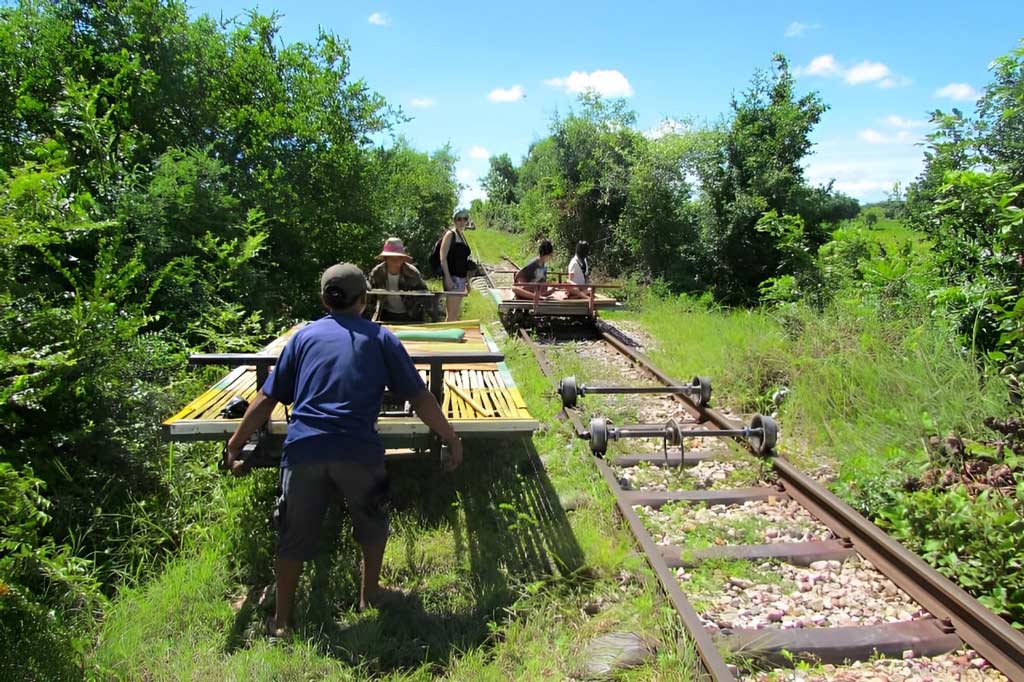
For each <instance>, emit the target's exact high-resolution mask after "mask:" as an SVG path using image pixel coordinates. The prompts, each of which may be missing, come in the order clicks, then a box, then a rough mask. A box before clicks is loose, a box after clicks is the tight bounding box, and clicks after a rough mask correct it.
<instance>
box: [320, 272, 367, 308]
mask: <svg viewBox="0 0 1024 682" xmlns="http://www.w3.org/2000/svg"><path fill="white" fill-rule="evenodd" d="M368 288H369V287H367V285H366V275H364V274H363V271H362V270H360V269H359V266H358V265H353V264H352V263H338V264H337V265H332V266H331V267H329V268H327V269H326V270H325V271H324V274H323V277H321V278H320V293H322V294H325V293H327V290H328V289H336V290H337V291H338V293H340V294H341V296H342V298H343V299H344V300H346V301H351V302H355V300H356V299H357V298H359V297H360V296H362V295H363V294H365V293H366V290H367V289H368Z"/></svg>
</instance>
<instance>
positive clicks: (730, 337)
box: [608, 299, 1006, 508]
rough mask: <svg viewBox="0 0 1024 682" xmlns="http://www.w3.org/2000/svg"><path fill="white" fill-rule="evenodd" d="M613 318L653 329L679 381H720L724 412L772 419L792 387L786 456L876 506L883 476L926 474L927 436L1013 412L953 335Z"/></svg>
mask: <svg viewBox="0 0 1024 682" xmlns="http://www.w3.org/2000/svg"><path fill="white" fill-rule="evenodd" d="M608 317H610V318H612V319H633V320H636V321H638V322H640V323H642V324H643V325H644V327H645V328H646V329H647V330H648V332H649V333H650V334H651V335H652V336H653V337H654V338H655V340H656V343H657V345H656V347H654V348H650V349H646V350H647V352H648V354H649V355H650V356H651V357H652V359H653V360H654V362H655V364H656V365H657V366H658V367H660V368H661V369H662V370H664V371H665V372H666V373H668V374H669V375H670V376H674V377H678V378H683V379H685V378H686V377H690V376H693V375H695V374H705V375H708V376H710V377H711V379H712V385H713V387H714V397H713V399H712V405H713V406H718V407H722V406H728V407H731V408H732V409H734V410H739V411H744V412H764V413H768V412H770V411H772V410H773V409H775V406H774V405H773V404H772V402H771V395H772V393H773V392H774V391H776V390H777V389H778V388H780V387H781V386H787V387H788V388H789V391H790V393H789V395H788V396H787V398H786V400H785V402H784V403H783V404H782V405H781V407H780V408H779V421H780V424H781V428H782V433H781V435H780V446H779V450H780V451H781V452H782V453H784V454H786V455H787V456H790V457H791V458H793V459H794V460H795V461H797V462H798V463H800V464H801V465H803V466H805V467H806V468H814V467H816V466H818V465H821V464H829V465H833V466H835V467H836V468H837V470H838V473H839V481H838V485H837V488H838V490H839V491H840V492H843V493H844V494H845V495H846V496H847V498H848V499H851V500H862V501H865V506H866V502H867V498H868V497H869V496H870V495H869V491H868V490H867V488H869V487H871V486H872V485H875V483H874V482H876V481H879V480H880V479H879V477H880V476H881V483H880V484H881V485H898V484H899V482H900V480H901V478H902V477H904V476H909V475H914V474H917V473H918V472H919V469H920V468H921V467H922V466H923V465H924V464H925V462H926V454H925V453H924V451H923V448H922V445H921V442H922V438H923V437H924V436H926V435H927V434H929V433H932V432H935V431H937V432H939V433H942V434H945V433H948V432H951V431H952V432H957V433H960V434H961V435H963V436H966V437H975V436H979V435H982V434H984V432H985V429H984V427H983V425H982V421H983V419H984V418H985V417H986V416H988V415H1000V414H1003V413H1004V412H1005V409H1006V408H1005V395H1006V394H1005V387H1004V386H1003V385H1002V383H1001V381H1000V380H998V379H987V378H986V377H985V376H984V375H983V374H982V373H981V372H980V371H979V369H978V368H977V366H976V365H975V364H974V363H972V362H971V361H970V360H969V358H967V357H965V356H964V355H963V354H962V353H961V352H960V350H959V349H958V348H957V347H956V346H955V345H954V344H953V342H952V341H951V340H950V338H949V335H948V333H947V332H946V331H944V330H941V329H937V328H935V327H933V326H931V325H929V324H928V323H921V324H919V325H918V326H913V325H911V324H909V323H907V322H898V321H892V320H885V321H883V320H880V319H879V318H878V315H877V314H875V313H873V312H872V311H871V310H870V309H868V308H862V307H858V306H856V305H854V304H843V305H839V306H837V307H834V308H832V309H829V310H828V311H826V312H825V313H818V312H815V311H813V310H809V309H789V310H786V311H779V312H774V311H770V310H751V311H723V310H715V309H708V308H706V307H704V306H702V305H699V304H696V303H694V302H693V301H690V300H687V299H680V300H662V301H652V302H649V303H648V304H647V305H645V306H644V307H643V308H642V309H640V310H638V311H635V312H625V313H615V314H611V315H609V316H608ZM862 508H864V507H862Z"/></svg>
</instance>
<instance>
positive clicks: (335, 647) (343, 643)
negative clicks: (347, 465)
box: [227, 440, 586, 673]
mask: <svg viewBox="0 0 1024 682" xmlns="http://www.w3.org/2000/svg"><path fill="white" fill-rule="evenodd" d="M389 472H390V475H391V479H392V491H393V492H392V514H391V517H392V536H391V539H390V541H389V544H390V550H389V553H388V555H387V557H386V560H385V567H384V581H383V582H384V583H385V584H386V585H389V586H391V587H396V588H402V589H403V590H407V592H406V593H405V594H403V595H399V596H397V597H396V598H395V599H393V600H390V602H389V604H388V605H387V606H386V607H384V608H381V609H379V610H371V611H369V612H368V613H365V614H357V613H355V610H354V606H355V604H356V602H357V600H358V570H359V556H360V555H359V548H358V546H357V545H356V544H355V543H354V542H353V541H352V540H351V538H350V535H349V532H350V527H349V524H348V518H347V514H346V513H345V512H343V511H340V510H337V509H335V510H334V511H333V512H332V514H331V515H330V516H329V518H328V520H327V522H326V524H325V529H324V534H323V537H324V538H325V545H326V546H325V547H324V551H323V552H322V553H321V554H320V555H319V556H318V557H317V559H316V560H314V561H313V562H310V563H309V564H307V566H306V578H305V579H304V584H303V587H300V592H299V604H298V618H299V626H298V630H297V634H298V635H299V636H300V637H301V638H303V639H306V640H310V641H312V642H314V644H315V645H316V646H317V647H318V648H319V649H320V650H321V652H322V653H323V654H325V655H328V656H331V657H335V658H338V659H340V660H343V661H345V662H346V663H350V664H351V665H353V666H359V667H361V668H362V669H363V670H364V671H365V672H367V673H388V672H392V671H396V670H405V669H415V668H419V667H421V666H423V665H424V664H428V665H429V664H433V665H436V666H439V667H441V666H443V665H445V664H446V663H447V662H448V660H449V658H450V657H451V655H452V654H453V653H458V652H462V651H467V650H469V649H473V648H476V647H479V646H486V645H488V644H489V643H490V641H491V638H492V637H493V634H492V633H493V632H494V628H495V625H496V624H500V623H502V622H506V621H507V620H509V619H510V618H514V617H515V616H514V615H513V614H514V609H510V607H512V606H513V605H514V604H515V602H516V601H517V600H518V599H519V598H520V597H521V596H522V595H523V594H524V593H526V590H527V586H528V585H530V584H532V583H536V582H538V581H547V580H550V579H554V578H558V579H561V580H562V581H563V583H562V584H563V585H565V586H566V587H572V586H573V585H575V584H576V581H579V580H584V579H585V573H586V571H583V570H581V569H582V568H583V565H584V564H583V562H584V560H583V552H582V550H581V549H580V547H579V545H578V543H577V541H576V538H575V536H574V535H573V533H572V529H571V528H570V526H569V523H568V519H567V518H566V515H565V511H564V510H563V509H562V507H561V505H560V504H559V500H558V495H557V493H556V492H555V490H554V488H553V487H552V485H551V482H550V480H549V479H548V476H547V473H546V472H545V470H544V468H543V467H542V466H541V464H540V461H539V458H538V457H537V453H536V451H535V449H534V447H533V443H532V441H529V440H510V441H491V442H483V443H479V442H478V443H476V444H473V445H472V446H470V447H468V448H467V452H466V459H465V461H464V463H463V465H462V466H461V467H460V468H459V470H458V471H456V472H455V473H454V474H446V473H444V472H442V471H441V470H440V469H439V467H438V465H437V464H436V463H434V462H429V461H422V460H419V461H401V462H392V463H389ZM264 512H265V510H254V511H253V512H252V513H253V514H256V515H257V516H259V515H260V514H262V513H264ZM263 518H266V517H265V516H263ZM243 525H247V524H246V523H245V521H244V520H243ZM252 525H256V524H255V523H253V524H252ZM259 535H262V536H263V537H264V538H266V537H267V536H266V534H264V533H260V534H259ZM250 537H251V536H250ZM267 541H268V542H269V539H268V540H267ZM247 554H248V555H249V556H251V557H253V558H255V557H257V556H258V555H259V553H258V552H253V551H250V552H248V553H247ZM267 560H268V561H269V556H268V557H267ZM257 570H258V569H257ZM256 601H257V599H255V598H254V596H253V593H251V594H250V598H249V599H247V600H246V604H245V606H243V607H242V608H241V609H240V610H239V612H238V614H237V616H236V619H235V623H234V627H233V628H232V631H231V633H230V634H229V635H228V642H227V649H228V651H231V650H234V649H237V648H239V647H241V646H244V645H245V641H246V640H247V637H246V633H247V632H249V633H250V636H251V633H252V631H253V630H254V629H256V623H258V621H259V619H260V616H261V614H260V613H259V609H258V608H257V607H255V606H254V603H255V602H256Z"/></svg>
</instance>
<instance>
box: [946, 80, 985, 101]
mask: <svg viewBox="0 0 1024 682" xmlns="http://www.w3.org/2000/svg"><path fill="white" fill-rule="evenodd" d="M935 96H936V97H945V98H948V99H953V100H956V101H958V102H973V101H975V100H976V99H978V98H979V97H981V93H980V92H978V91H977V90H975V89H974V88H972V87H971V86H970V85H968V84H967V83H950V84H949V85H946V86H944V87H941V88H939V89H938V90H936V91H935Z"/></svg>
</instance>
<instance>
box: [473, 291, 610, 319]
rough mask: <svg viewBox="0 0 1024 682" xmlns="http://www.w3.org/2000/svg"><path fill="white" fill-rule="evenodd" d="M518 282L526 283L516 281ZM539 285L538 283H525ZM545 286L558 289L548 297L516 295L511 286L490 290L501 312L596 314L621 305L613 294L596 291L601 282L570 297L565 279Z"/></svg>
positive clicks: (544, 314) (566, 315) (571, 315)
mask: <svg viewBox="0 0 1024 682" xmlns="http://www.w3.org/2000/svg"><path fill="white" fill-rule="evenodd" d="M516 286H523V285H519V284H517V285H516ZM526 286H538V285H526ZM544 286H547V287H549V288H553V289H555V291H554V292H553V293H552V294H551V295H550V297H549V298H545V299H541V300H537V301H534V300H531V299H522V298H516V295H515V294H514V293H513V292H512V289H510V288H495V289H491V290H490V294H491V298H492V299H494V302H495V303H496V304H497V306H498V312H499V313H512V312H526V313H530V314H533V315H540V316H552V317H554V316H558V317H563V316H564V317H574V316H588V317H593V316H594V313H595V312H596V311H598V310H609V309H613V308H615V307H617V306H618V301H616V300H615V299H614V298H612V297H611V296H604V295H602V294H599V293H597V291H596V289H598V288H604V287H602V286H601V285H592V284H585V285H581V286H580V287H579V288H583V289H585V290H586V293H587V294H588V296H587V297H586V298H569V297H568V295H567V291H566V289H567V288H568V287H569V286H572V285H567V284H562V283H554V284H552V283H546V284H544Z"/></svg>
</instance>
